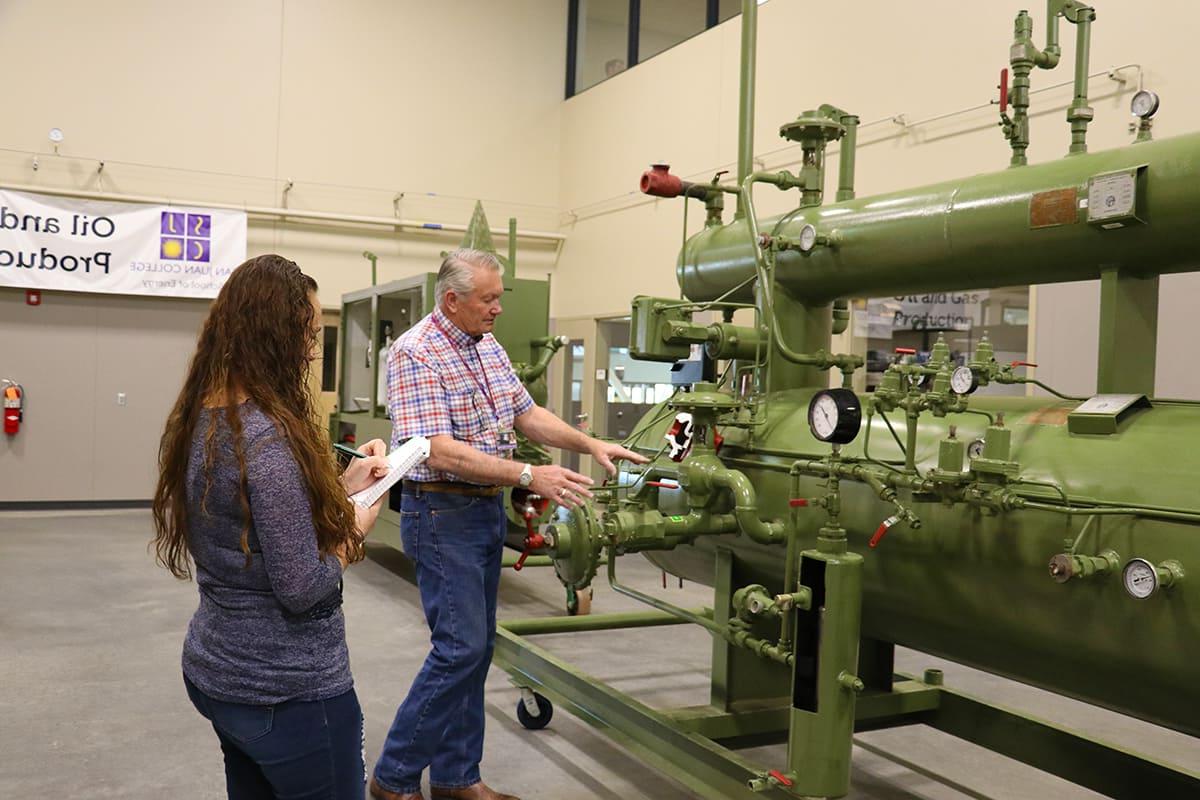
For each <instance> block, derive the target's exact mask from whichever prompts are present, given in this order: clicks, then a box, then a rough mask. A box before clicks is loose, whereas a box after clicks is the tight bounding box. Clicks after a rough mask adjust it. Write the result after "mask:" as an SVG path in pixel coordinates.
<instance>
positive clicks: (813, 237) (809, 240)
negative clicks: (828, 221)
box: [796, 225, 817, 253]
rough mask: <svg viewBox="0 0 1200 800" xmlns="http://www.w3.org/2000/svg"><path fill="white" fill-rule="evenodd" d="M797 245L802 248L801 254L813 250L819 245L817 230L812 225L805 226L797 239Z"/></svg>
mask: <svg viewBox="0 0 1200 800" xmlns="http://www.w3.org/2000/svg"><path fill="white" fill-rule="evenodd" d="M796 244H797V245H798V246H799V247H800V252H801V253H807V252H808V251H809V250H812V249H813V247H814V246H815V245H816V244H817V229H816V228H814V227H813V226H812V225H805V226H804V227H803V228H801V229H800V235H799V236H798V237H796Z"/></svg>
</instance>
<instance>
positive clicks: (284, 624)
mask: <svg viewBox="0 0 1200 800" xmlns="http://www.w3.org/2000/svg"><path fill="white" fill-rule="evenodd" d="M238 414H239V415H240V417H241V421H242V432H243V441H244V442H245V453H246V478H247V482H248V485H249V498H250V516H251V526H250V537H249V541H250V554H251V562H250V566H249V567H247V566H246V556H245V554H244V553H243V552H242V550H241V546H240V544H239V542H240V539H241V535H242V526H243V520H244V516H243V513H242V507H241V500H240V494H239V490H238V467H237V461H236V459H235V458H234V455H233V448H232V436H231V433H230V430H229V427H228V425H227V423H226V420H225V411H224V409H216V410H205V411H204V413H203V415H202V416H201V418H200V420H199V421H198V423H197V425H196V431H195V434H194V436H193V438H192V449H191V454H190V457H189V462H188V474H187V507H188V532H189V537H190V540H191V551H192V557H193V558H194V560H195V562H196V583H197V585H198V586H199V588H200V607H199V608H198V609H197V610H196V613H195V614H194V615H193V616H192V621H191V624H190V625H189V626H188V632H187V639H186V640H185V641H184V645H183V673H184V675H186V676H187V678H188V680H190V681H191V682H192V683H194V684H195V685H196V686H197V687H198V688H199V689H200V690H201V691H202V692H204V693H205V694H207V695H209V696H211V697H213V698H215V699H218V700H225V701H229V702H235V703H249V704H263V705H267V704H273V703H279V702H283V701H285V700H320V699H325V698H329V697H334V696H336V695H339V694H342V693H343V692H346V691H348V690H349V689H350V688H351V686H352V685H353V682H352V680H351V677H350V660H349V656H348V654H347V651H346V628H345V619H344V618H343V616H342V591H341V577H342V569H341V564H339V563H338V560H337V559H336V558H335V557H333V556H327V557H326V558H325V559H324V560H323V561H322V560H321V558H320V555H319V553H318V552H317V542H316V533H315V531H314V529H313V521H312V510H311V506H310V504H309V500H308V492H307V491H306V489H305V487H304V480H303V477H302V476H301V473H300V467H299V466H298V465H297V463H296V460H295V458H294V457H293V456H292V453H291V450H290V449H289V448H288V445H287V442H286V441H284V439H283V438H282V436H281V435H280V433H279V432H278V430H277V429H276V428H275V425H274V423H273V422H272V421H271V419H270V418H269V417H267V416H266V415H265V414H263V413H262V411H261V410H259V409H258V407H257V406H255V405H254V404H253V403H245V404H243V405H241V406H239V407H238ZM210 422H214V423H215V425H216V431H215V436H216V440H215V443H216V453H217V455H216V458H215V460H214V463H213V466H212V485H211V488H210V489H209V491H208V498H207V500H206V501H205V502H204V503H203V506H202V505H201V498H203V496H204V487H205V470H204V439H205V435H206V433H207V431H208V427H209V424H210Z"/></svg>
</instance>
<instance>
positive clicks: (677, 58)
mask: <svg viewBox="0 0 1200 800" xmlns="http://www.w3.org/2000/svg"><path fill="white" fill-rule="evenodd" d="M1095 5H1096V8H1097V12H1098V20H1097V22H1096V25H1095V28H1094V35H1093V41H1092V53H1091V64H1092V68H1091V69H1092V71H1093V72H1097V71H1101V70H1106V69H1108V68H1110V67H1115V66H1119V65H1124V64H1128V63H1130V62H1140V63H1141V64H1142V66H1143V69H1144V80H1145V83H1146V86H1147V87H1148V88H1153V89H1154V90H1156V91H1157V92H1158V93H1159V94H1160V95H1161V96H1162V100H1163V107H1162V110H1161V111H1160V112H1159V115H1158V117H1157V119H1156V125H1155V133H1156V135H1158V136H1169V135H1172V134H1176V133H1183V132H1186V131H1191V130H1196V129H1200V105H1198V104H1197V103H1196V102H1195V100H1196V99H1197V98H1200V73H1198V72H1197V71H1196V69H1195V41H1194V35H1193V34H1194V31H1195V30H1196V28H1197V25H1200V9H1198V8H1197V7H1196V5H1195V4H1194V3H1189V2H1184V1H1183V0H1169V1H1168V0H1156V2H1152V3H1129V2H1112V1H1111V0H1110V1H1109V2H1101V0H1097V2H1096V3H1095ZM1022 7H1029V8H1030V10H1031V13H1032V14H1033V16H1034V20H1035V25H1034V29H1035V31H1037V37H1038V39H1039V41H1040V40H1041V37H1042V35H1043V33H1042V32H1043V31H1044V4H1038V3H1034V4H1033V5H1032V6H1030V5H1029V4H1028V3H1019V2H1011V3H1009V2H989V3H972V4H970V11H969V13H964V6H963V4H962V3H961V2H956V1H954V0H928V2H923V3H920V4H911V3H883V2H878V3H867V4H862V3H858V4H850V3H823V4H822V3H811V2H801V1H800V0H771V2H768V3H765V4H763V5H762V6H760V7H759V45H758V93H757V97H758V104H757V113H756V135H755V152H756V153H757V154H758V155H759V156H760V158H761V159H762V161H761V162H760V166H765V167H766V168H768V169H775V168H780V167H787V168H789V169H795V168H796V164H795V161H796V159H797V157H798V155H799V150H798V148H796V147H786V148H785V146H786V145H787V144H788V143H787V142H785V141H783V140H781V139H779V138H778V136H777V131H778V127H779V125H780V124H781V123H782V122H785V121H787V120H789V119H791V118H793V117H795V116H796V114H797V113H799V112H800V111H802V110H804V109H808V108H814V107H816V106H818V105H819V104H821V103H826V102H828V103H833V104H835V105H838V106H840V107H842V108H846V109H848V110H850V111H852V112H854V113H856V114H858V115H859V116H860V117H861V119H862V121H863V123H864V127H863V128H862V130H861V132H860V138H859V148H860V149H859V157H858V169H857V178H858V191H859V194H860V195H869V194H875V193H879V192H886V191H892V190H898V189H903V188H905V187H916V186H921V185H924V184H928V183H932V182H935V181H940V180H945V179H950V178H955V177H961V176H964V175H971V174H975V173H980V172H987V171H993V170H999V169H1003V168H1005V167H1006V166H1007V164H1008V156H1009V149H1008V146H1007V143H1006V142H1005V141H1004V140H1003V138H1002V137H1001V134H1000V132H999V130H998V128H997V126H996V124H995V122H996V120H997V114H996V110H995V108H994V107H993V108H987V109H983V110H979V111H974V112H971V113H966V114H960V115H956V116H953V117H951V118H948V119H944V120H940V121H936V122H931V123H927V124H917V125H911V124H910V125H909V126H908V127H902V126H900V125H897V124H895V123H893V122H891V121H890V118H891V117H893V116H896V115H900V114H903V115H904V118H905V119H906V120H907V121H908V122H909V123H913V122H920V121H921V120H925V119H928V118H930V117H935V116H939V115H942V114H946V113H947V112H953V111H957V110H960V109H966V108H970V107H972V106H977V105H980V104H983V103H986V102H987V101H988V100H989V99H991V98H992V97H994V96H995V94H996V91H995V89H994V88H993V87H995V85H996V83H997V74H998V71H999V69H1000V67H1002V66H1004V65H1005V64H1006V62H1007V54H1008V45H1009V43H1010V41H1011V38H1012V21H1013V17H1014V16H1015V14H1016V12H1017V11H1018V10H1019V9H1020V8H1022ZM740 35H741V21H740V17H738V18H735V19H732V20H730V21H728V22H726V23H724V24H722V25H719V26H718V27H716V28H714V29H712V30H709V31H707V32H705V33H703V34H700V35H699V36H696V37H694V38H692V39H690V40H688V41H686V42H684V43H683V44H681V45H679V46H677V47H675V48H673V49H671V50H669V51H667V52H665V53H663V54H661V55H659V56H657V57H655V58H654V59H652V60H650V61H648V62H646V63H645V64H642V65H639V66H638V67H637V68H635V69H633V70H630V71H628V72H626V73H623V74H621V75H619V76H616V77H614V78H612V79H610V80H608V81H605V82H604V83H603V84H601V85H599V86H597V87H595V88H593V89H591V90H589V91H587V92H584V93H583V94H580V95H578V96H576V97H574V98H572V99H571V100H569V101H567V102H566V103H565V104H564V111H563V117H562V142H563V145H562V152H561V157H562V165H563V168H562V171H561V173H560V188H561V196H562V203H563V207H564V210H565V212H567V213H566V216H567V219H568V223H567V224H566V225H565V226H564V228H563V230H564V231H565V232H566V233H568V234H569V239H568V241H567V243H566V246H565V248H564V251H563V257H562V260H561V263H560V266H559V272H558V285H559V286H560V287H564V286H569V287H570V291H569V292H567V291H559V292H556V294H555V298H554V305H553V307H552V314H554V315H556V316H564V317H575V316H580V315H585V316H587V315H590V316H604V315H611V314H621V313H628V308H629V306H628V301H629V298H630V296H631V295H633V294H635V293H646V294H662V295H666V296H671V295H674V294H676V293H677V292H678V286H677V284H676V283H675V279H674V274H673V265H674V263H675V257H676V254H677V253H678V250H679V245H680V240H681V235H682V205H683V204H682V203H681V202H680V201H678V200H654V199H650V200H647V199H644V198H643V197H641V196H639V195H636V194H634V193H633V191H634V190H635V189H636V185H637V178H638V176H639V175H640V174H641V172H642V171H643V170H644V169H645V168H646V166H647V165H648V164H649V163H650V162H652V161H655V160H660V159H661V160H667V161H670V162H671V164H672V171H674V172H676V173H677V174H680V175H683V176H686V177H690V178H691V179H694V180H695V179H703V180H707V179H708V178H710V177H711V176H712V174H713V172H714V171H716V170H717V169H731V168H732V166H733V165H732V162H733V161H734V159H735V157H736V144H737V91H738V62H739V40H740ZM1062 39H1063V42H1064V51H1065V53H1064V58H1063V61H1062V65H1061V66H1060V67H1059V68H1058V69H1057V70H1055V71H1053V72H1051V73H1047V72H1045V71H1039V72H1036V73H1035V74H1034V76H1033V81H1034V84H1033V86H1034V89H1037V88H1039V87H1045V86H1048V85H1051V84H1055V83H1060V82H1064V81H1070V80H1071V77H1072V75H1071V67H1072V65H1073V61H1074V27H1073V26H1071V25H1068V24H1066V23H1064V24H1063V30H1062ZM1124 74H1125V75H1126V76H1127V77H1128V78H1129V79H1130V80H1129V83H1127V84H1126V85H1125V87H1124V88H1123V89H1122V87H1120V86H1119V85H1118V84H1117V83H1115V82H1113V81H1111V80H1109V79H1108V78H1106V77H1103V76H1101V77H1097V78H1093V79H1092V80H1091V82H1090V91H1091V95H1092V105H1093V107H1094V108H1095V110H1096V121H1095V122H1094V123H1093V124H1092V126H1091V130H1090V131H1089V144H1090V146H1091V148H1092V149H1093V150H1096V149H1103V148H1108V147H1114V146H1119V145H1123V144H1125V143H1128V142H1129V141H1131V138H1132V137H1131V134H1130V133H1129V131H1128V123H1129V120H1130V116H1129V113H1128V105H1129V99H1130V97H1131V95H1132V91H1133V89H1134V87H1135V84H1136V79H1137V70H1136V69H1128V70H1125V71H1124ZM1070 97H1071V92H1070V88H1069V87H1067V88H1060V89H1055V90H1053V91H1048V92H1043V93H1039V94H1036V95H1034V103H1035V107H1034V109H1033V110H1034V112H1035V114H1036V116H1035V117H1034V119H1033V125H1032V143H1033V144H1032V147H1031V149H1030V159H1031V161H1032V162H1035V163H1036V162H1040V161H1045V160H1049V159H1052V158H1058V157H1060V156H1062V155H1063V154H1064V153H1065V152H1066V148H1067V144H1068V141H1069V133H1068V128H1067V124H1066V122H1065V108H1066V105H1067V104H1068V103H1069V101H1070ZM871 123H874V124H871ZM781 148H784V149H781ZM836 157H837V153H836V147H835V148H832V149H831V151H830V160H831V163H833V162H836ZM756 198H758V204H759V211H760V213H762V214H764V215H765V214H772V213H778V212H780V211H783V210H785V209H786V208H790V207H791V204H792V203H794V194H792V195H788V196H786V198H785V196H783V195H782V194H781V193H778V192H776V191H775V190H773V189H770V188H769V187H764V188H760V189H759V190H758V192H757V193H756ZM702 221H703V210H702V209H701V208H700V207H699V206H698V205H697V204H693V207H692V209H691V210H690V216H689V226H688V227H689V229H690V230H692V231H696V230H698V229H699V228H700V226H701V223H702ZM614 274H619V275H624V276H626V280H624V281H622V280H614V279H613V276H614ZM1162 286H1163V299H1162V304H1161V310H1160V342H1161V344H1160V356H1159V371H1158V374H1159V383H1158V391H1159V392H1160V393H1162V394H1169V395H1175V396H1192V397H1200V375H1198V374H1196V373H1195V371H1194V370H1193V371H1186V370H1173V372H1174V373H1175V374H1169V372H1170V371H1171V370H1170V365H1172V364H1178V363H1179V362H1180V361H1181V360H1182V359H1183V357H1184V353H1185V352H1186V351H1185V350H1184V347H1185V344H1184V343H1186V342H1188V341H1190V339H1191V338H1192V337H1193V335H1194V334H1193V333H1192V328H1191V325H1190V324H1189V323H1190V315H1191V310H1190V306H1191V305H1192V304H1193V303H1194V298H1196V297H1197V296H1200V277H1198V276H1196V275H1186V276H1171V277H1169V278H1164V279H1163V284H1162ZM1098 297H1099V292H1098V288H1097V287H1096V286H1094V285H1083V286H1075V285H1061V286H1054V287H1043V288H1042V289H1041V290H1040V292H1039V297H1038V303H1037V306H1038V315H1037V319H1036V328H1037V330H1039V331H1041V334H1040V335H1038V336H1037V341H1036V342H1034V344H1035V346H1036V352H1037V358H1038V361H1039V363H1040V364H1041V369H1040V372H1039V376H1040V377H1042V378H1043V379H1044V380H1046V381H1047V382H1049V383H1050V384H1051V385H1058V384H1061V385H1062V386H1063V387H1064V389H1065V390H1067V391H1072V392H1090V391H1092V390H1093V388H1094V384H1095V372H1096V370H1095V357H1096V328H1095V325H1096V320H1097V319H1098V311H1097V304H1098Z"/></svg>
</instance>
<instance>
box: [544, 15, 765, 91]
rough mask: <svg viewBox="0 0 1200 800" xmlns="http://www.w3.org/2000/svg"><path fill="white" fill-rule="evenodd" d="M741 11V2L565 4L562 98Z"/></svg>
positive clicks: (622, 70)
mask: <svg viewBox="0 0 1200 800" xmlns="http://www.w3.org/2000/svg"><path fill="white" fill-rule="evenodd" d="M759 2H762V0H759ZM740 10H741V2H740V0H568V10H567V91H566V95H567V97H573V96H574V95H575V94H576V93H578V92H582V91H583V90H584V89H588V88H591V87H592V86H595V85H596V84H598V83H600V82H602V81H605V80H608V79H609V78H611V77H613V76H614V75H618V74H620V73H622V72H624V71H625V70H627V69H629V68H630V67H632V66H634V65H635V64H638V63H640V62H642V61H645V60H646V59H648V58H650V57H651V56H655V55H657V54H659V53H661V52H663V51H664V50H667V49H668V48H671V47H674V46H675V45H677V44H679V43H680V42H682V41H684V40H685V39H689V38H691V37H692V36H695V35H696V34H697V33H700V32H702V31H705V30H708V29H709V28H711V27H713V26H714V25H718V24H720V23H722V22H724V21H725V20H727V19H729V18H730V17H733V16H736V15H737V13H738V12H739V11H740Z"/></svg>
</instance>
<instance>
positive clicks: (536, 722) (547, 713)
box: [517, 692, 554, 731]
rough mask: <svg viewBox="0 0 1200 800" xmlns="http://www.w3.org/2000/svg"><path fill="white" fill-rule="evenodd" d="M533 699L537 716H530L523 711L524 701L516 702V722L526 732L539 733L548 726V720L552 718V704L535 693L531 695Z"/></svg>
mask: <svg viewBox="0 0 1200 800" xmlns="http://www.w3.org/2000/svg"><path fill="white" fill-rule="evenodd" d="M533 699H534V702H536V703H537V707H538V715H537V716H536V717H535V716H532V715H531V714H530V713H529V712H528V711H526V710H525V701H524V700H518V701H517V721H518V722H520V723H521V726H522V727H523V728H525V729H526V730H531V731H540V730H541V729H542V728H544V727H546V726H547V725H549V724H550V718H551V717H553V716H554V704H553V703H551V702H550V701H549V700H547V699H546V698H545V697H543V696H542V695H540V694H538V693H537V692H534V693H533Z"/></svg>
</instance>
